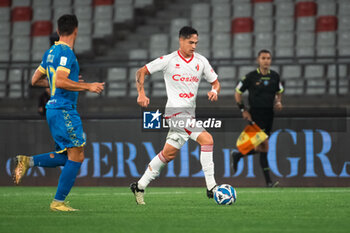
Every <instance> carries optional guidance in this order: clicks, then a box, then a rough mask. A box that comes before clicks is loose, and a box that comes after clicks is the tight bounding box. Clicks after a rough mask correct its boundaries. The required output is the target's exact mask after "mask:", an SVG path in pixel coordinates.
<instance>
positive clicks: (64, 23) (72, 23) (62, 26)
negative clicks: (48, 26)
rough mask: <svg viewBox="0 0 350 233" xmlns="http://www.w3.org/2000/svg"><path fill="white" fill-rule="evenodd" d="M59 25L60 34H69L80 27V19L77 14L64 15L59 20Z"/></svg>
mask: <svg viewBox="0 0 350 233" xmlns="http://www.w3.org/2000/svg"><path fill="white" fill-rule="evenodd" d="M57 25H58V34H59V35H60V36H69V35H71V34H72V33H73V32H74V29H75V28H77V27H78V19H77V17H76V16H75V15H62V16H61V17H60V18H59V19H58V20H57Z"/></svg>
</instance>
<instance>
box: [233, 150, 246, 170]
mask: <svg viewBox="0 0 350 233" xmlns="http://www.w3.org/2000/svg"><path fill="white" fill-rule="evenodd" d="M231 156H232V160H233V171H234V172H235V171H237V166H238V162H239V160H241V158H242V157H243V155H242V154H241V153H240V152H238V151H233V152H232V153H231Z"/></svg>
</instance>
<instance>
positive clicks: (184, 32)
mask: <svg viewBox="0 0 350 233" xmlns="http://www.w3.org/2000/svg"><path fill="white" fill-rule="evenodd" d="M193 34H196V35H197V36H198V32H197V30H196V29H194V28H193V27H190V26H185V27H183V28H181V29H180V31H179V37H183V38H185V39H188V38H190V37H191V35H193Z"/></svg>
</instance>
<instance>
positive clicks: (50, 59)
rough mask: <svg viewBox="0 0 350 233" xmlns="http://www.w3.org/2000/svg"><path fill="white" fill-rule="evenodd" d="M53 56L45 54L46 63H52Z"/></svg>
mask: <svg viewBox="0 0 350 233" xmlns="http://www.w3.org/2000/svg"><path fill="white" fill-rule="evenodd" d="M54 57H55V55H52V54H49V55H47V58H46V63H48V62H50V63H53V59H54Z"/></svg>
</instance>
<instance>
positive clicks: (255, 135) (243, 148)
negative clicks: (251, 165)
mask: <svg viewBox="0 0 350 233" xmlns="http://www.w3.org/2000/svg"><path fill="white" fill-rule="evenodd" d="M267 138H268V136H267V134H266V133H265V132H264V131H262V130H261V129H260V127H259V126H258V125H257V124H255V123H254V122H250V124H249V125H247V126H246V127H245V128H244V130H243V132H242V133H241V135H239V137H238V139H237V143H236V146H237V149H238V150H239V152H241V153H242V154H243V155H246V154H247V153H248V152H249V151H251V150H253V149H254V148H256V147H257V146H259V145H260V144H261V143H262V142H263V141H265V140H266V139H267Z"/></svg>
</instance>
